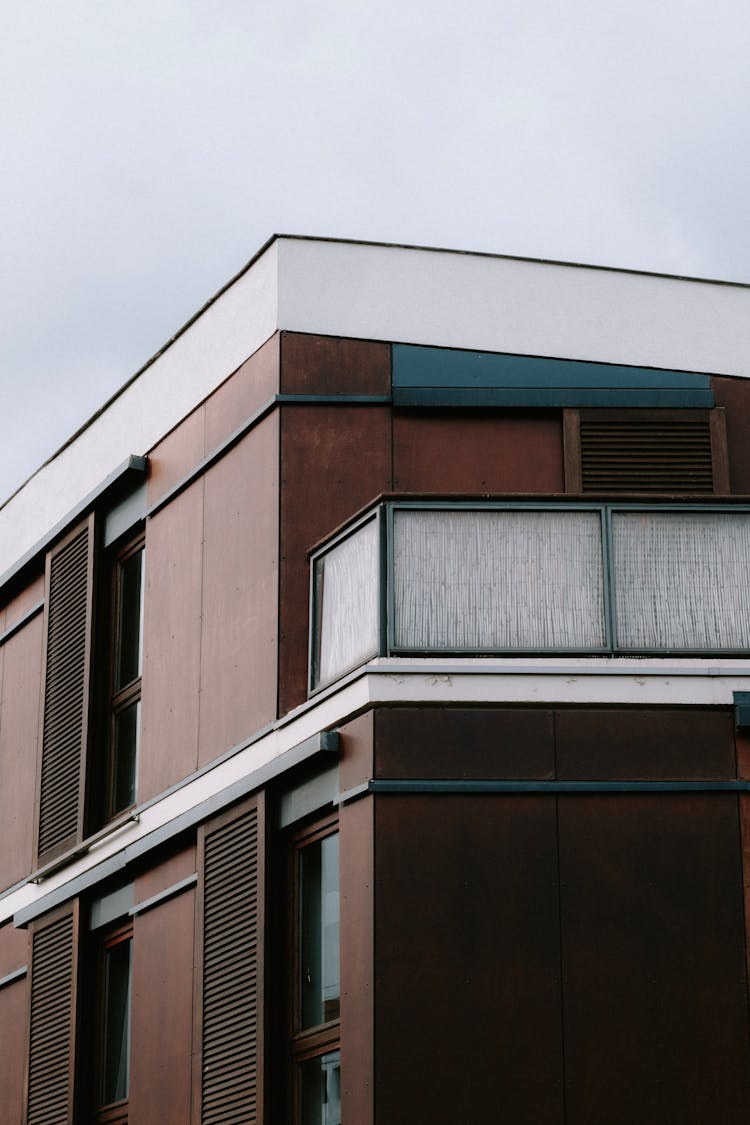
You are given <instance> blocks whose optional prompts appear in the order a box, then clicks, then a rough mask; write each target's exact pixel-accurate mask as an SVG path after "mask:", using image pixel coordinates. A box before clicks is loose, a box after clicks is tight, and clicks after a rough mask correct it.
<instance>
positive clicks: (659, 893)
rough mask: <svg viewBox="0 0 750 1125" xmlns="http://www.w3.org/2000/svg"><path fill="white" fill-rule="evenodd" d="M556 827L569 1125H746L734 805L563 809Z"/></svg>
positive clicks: (577, 804)
mask: <svg viewBox="0 0 750 1125" xmlns="http://www.w3.org/2000/svg"><path fill="white" fill-rule="evenodd" d="M559 817H560V880H561V921H562V956H563V981H564V1034H565V1075H566V1106H567V1120H568V1122H569V1123H570V1125H588V1123H589V1122H599V1121H606V1122H607V1123H608V1125H633V1122H636V1121H637V1122H638V1123H639V1125H663V1123H664V1122H667V1121H675V1122H677V1121H679V1122H680V1123H681V1125H705V1123H706V1122H709V1121H710V1122H714V1121H716V1122H718V1121H721V1122H722V1123H723V1125H740V1123H741V1122H743V1123H744V1122H746V1121H747V1117H748V1112H750V1045H749V1044H748V1018H747V995H746V978H745V949H744V919H743V909H742V873H741V868H740V857H739V831H738V824H737V798H736V796H734V795H732V794H711V795H700V796H695V795H685V794H682V795H679V796H671V795H670V796H667V795H664V794H662V795H659V796H645V797H644V796H642V795H638V796H635V795H622V794H618V795H617V796H612V797H606V798H604V797H595V796H585V797H577V796H568V797H565V798H561V799H560V801H559Z"/></svg>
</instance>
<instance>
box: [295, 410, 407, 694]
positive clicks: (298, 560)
mask: <svg viewBox="0 0 750 1125" xmlns="http://www.w3.org/2000/svg"><path fill="white" fill-rule="evenodd" d="M390 436H391V423H390V411H389V409H388V408H387V407H380V406H330V407H329V406H285V407H283V408H282V411H281V566H280V590H279V713H280V714H281V715H283V714H285V713H286V712H287V711H289V710H290V709H291V708H292V707H296V706H297V705H298V704H299V703H302V702H303V701H304V700H305V698H306V696H307V640H308V605H307V603H308V593H309V565H308V559H307V552H308V551H309V549H310V548H311V547H312V546H313V545H314V544H315V543H316V542H317V541H318V540H319V539H322V538H323V537H324V536H325V535H327V534H328V533H329V532H331V531H333V530H334V528H336V527H338V525H339V524H341V523H343V522H344V521H345V520H347V519H348V518H349V517H350V516H352V515H354V513H355V512H356V511H357V510H358V509H359V508H361V507H363V506H364V505H365V504H367V503H368V502H369V501H370V500H372V499H373V497H375V496H377V495H379V494H380V493H381V492H388V491H389V489H390V485H391V452H390Z"/></svg>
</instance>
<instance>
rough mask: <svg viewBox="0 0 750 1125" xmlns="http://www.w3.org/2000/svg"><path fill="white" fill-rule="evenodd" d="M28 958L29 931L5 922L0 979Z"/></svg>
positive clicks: (0, 946) (0, 933)
mask: <svg viewBox="0 0 750 1125" xmlns="http://www.w3.org/2000/svg"><path fill="white" fill-rule="evenodd" d="M30 957H31V952H30V949H29V931H28V930H21V929H19V930H17V929H16V927H15V926H14V925H13V923H12V922H6V923H5V925H4V926H2V927H0V977H4V976H5V975H6V974H7V973H12V972H13V971H14V970H15V969H20V968H21V966H22V965H28V963H29V958H30ZM0 1105H2V1103H1V1102H0Z"/></svg>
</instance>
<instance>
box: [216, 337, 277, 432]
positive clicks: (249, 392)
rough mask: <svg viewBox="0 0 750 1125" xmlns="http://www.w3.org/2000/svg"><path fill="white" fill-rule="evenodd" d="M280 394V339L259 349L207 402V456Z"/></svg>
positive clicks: (273, 338) (268, 341)
mask: <svg viewBox="0 0 750 1125" xmlns="http://www.w3.org/2000/svg"><path fill="white" fill-rule="evenodd" d="M278 391H279V335H278V333H276V335H275V336H272V337H271V339H270V340H267V341H266V342H265V344H263V346H262V347H260V348H258V350H257V352H254V353H253V355H251V356H250V358H249V359H246V360H245V362H244V363H243V364H242V366H241V367H238V368H237V370H236V371H235V372H234V374H233V375H230V376H229V378H228V379H227V380H226V382H224V383H222V384H221V386H220V387H219V388H218V389H217V390H215V391H214V393H213V394H212V395H211V396H210V397H209V398H208V399H207V400H206V454H209V453H211V452H212V451H213V450H214V449H216V447H217V446H218V445H220V444H221V442H222V441H224V439H225V438H228V437H229V436H230V434H232V433H233V432H234V431H235V430H236V429H237V428H238V427H239V426H241V425H242V424H243V423H244V422H246V421H247V420H248V418H250V417H251V416H252V415H253V414H254V413H255V411H256V410H259V409H260V407H261V406H263V405H264V404H265V403H267V402H268V400H269V399H271V398H273V396H274V395H275V394H278Z"/></svg>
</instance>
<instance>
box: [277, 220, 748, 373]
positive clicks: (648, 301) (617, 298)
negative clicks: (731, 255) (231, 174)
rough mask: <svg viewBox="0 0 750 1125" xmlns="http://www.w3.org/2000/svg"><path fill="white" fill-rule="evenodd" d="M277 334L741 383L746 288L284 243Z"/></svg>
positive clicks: (465, 256) (370, 246)
mask: <svg viewBox="0 0 750 1125" xmlns="http://www.w3.org/2000/svg"><path fill="white" fill-rule="evenodd" d="M279 276H280V288H279V327H280V328H282V329H286V330H289V331H296V332H311V333H319V334H321V335H341V336H351V337H357V338H362V339H372V340H388V341H398V342H400V343H405V344H424V345H431V346H434V347H447V348H466V349H470V350H476V351H490V352H509V353H513V354H519V355H540V356H550V357H554V358H559V359H579V360H588V361H591V362H600V363H616V364H625V365H630V366H637V367H653V368H664V369H668V370H680V371H700V372H705V373H708V374H717V375H718V374H723V375H730V376H737V377H741V378H750V286H747V285H743V284H739V283H736V284H735V283H722V282H716V281H703V280H699V279H687V278H680V277H676V276H669V275H660V274H649V273H637V272H635V271H626V270H616V269H611V268H608V267H600V266H578V265H572V264H566V263H560V262H545V261H541V260H535V259H531V258H510V257H501V256H492V255H487V254H476V253H468V252H466V253H464V252H457V251H453V250H424V249H422V248H419V247H409V246H389V245H384V244H376V243H358V242H341V241H334V240H323V239H317V240H316V239H302V238H292V237H281V238H280V240H279Z"/></svg>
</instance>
